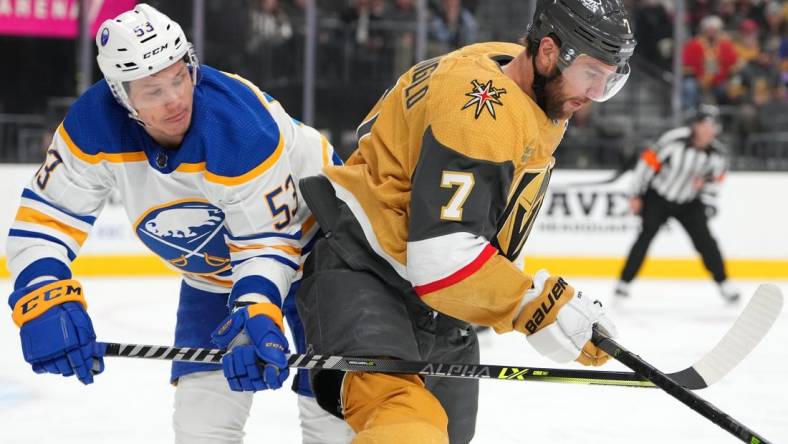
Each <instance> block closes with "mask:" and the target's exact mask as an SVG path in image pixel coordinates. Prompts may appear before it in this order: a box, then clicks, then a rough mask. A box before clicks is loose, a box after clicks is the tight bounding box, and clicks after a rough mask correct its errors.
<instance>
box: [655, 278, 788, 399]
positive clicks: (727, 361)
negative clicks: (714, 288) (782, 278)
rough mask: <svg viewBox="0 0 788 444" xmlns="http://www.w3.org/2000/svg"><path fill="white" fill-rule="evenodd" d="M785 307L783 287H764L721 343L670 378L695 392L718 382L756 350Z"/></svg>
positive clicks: (768, 285)
mask: <svg viewBox="0 0 788 444" xmlns="http://www.w3.org/2000/svg"><path fill="white" fill-rule="evenodd" d="M782 307H783V294H782V291H780V288H779V287H777V286H776V285H774V284H761V285H760V286H758V288H757V289H756V290H755V293H753V295H752V298H751V299H750V302H749V303H748V304H747V306H746V307H745V308H744V310H743V311H742V313H741V314H740V315H739V318H738V319H736V322H734V324H733V327H731V329H730V330H728V332H727V333H726V334H725V336H723V337H722V339H721V340H720V342H719V343H717V345H716V346H714V348H713V349H711V351H709V352H708V353H707V354H706V356H704V357H702V358H701V359H700V360H699V361H698V362H696V363H695V365H693V366H692V367H689V368H687V369H685V370H682V371H680V372H677V373H674V374H671V375H669V376H670V378H671V379H673V380H674V381H677V379H676V378H678V379H679V380H681V381H682V382H683V383H685V384H687V385H689V387H688V388H691V389H693V390H697V389H701V388H705V387H708V386H710V385H712V384H714V383H716V382H717V381H719V380H720V379H722V378H723V377H724V376H725V375H727V374H728V373H730V371H731V370H733V369H734V368H735V367H736V366H737V365H739V363H740V362H741V361H743V360H744V358H746V357H747V355H748V354H749V353H750V352H751V351H752V350H753V349H755V347H756V346H757V345H758V343H759V342H761V339H763V337H764V336H766V334H767V333H768V332H769V330H770V329H771V328H772V325H774V322H775V321H776V320H777V318H778V317H779V315H780V311H781V310H782ZM677 382H678V381H677ZM682 385H684V384H682Z"/></svg>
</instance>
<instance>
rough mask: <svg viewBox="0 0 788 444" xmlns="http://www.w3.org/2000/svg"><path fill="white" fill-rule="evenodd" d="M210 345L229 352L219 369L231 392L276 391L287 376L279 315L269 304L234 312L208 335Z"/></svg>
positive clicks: (242, 308)
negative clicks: (209, 336) (212, 344)
mask: <svg viewBox="0 0 788 444" xmlns="http://www.w3.org/2000/svg"><path fill="white" fill-rule="evenodd" d="M211 341H212V342H213V343H214V344H216V345H217V346H219V347H221V348H226V349H228V352H227V353H226V354H225V355H224V356H223V357H222V369H223V370H224V376H225V378H227V382H228V383H229V384H230V388H231V389H232V390H233V391H237V392H240V391H246V392H256V391H259V390H266V389H278V388H280V387H282V384H283V383H284V382H285V380H286V379H287V377H288V376H289V375H290V369H289V368H288V367H287V355H288V354H289V353H290V350H289V349H288V344H287V338H285V335H284V325H283V323H282V311H281V310H280V309H279V307H277V306H276V305H274V304H272V303H270V302H260V303H257V304H252V305H247V306H244V307H241V308H238V309H236V310H235V311H234V312H233V314H231V315H230V316H229V317H228V318H227V319H225V320H224V322H222V324H221V325H220V326H219V327H218V328H217V329H216V330H215V331H214V332H213V333H212V334H211ZM261 361H262V362H261Z"/></svg>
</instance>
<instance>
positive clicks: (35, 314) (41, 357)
mask: <svg viewBox="0 0 788 444" xmlns="http://www.w3.org/2000/svg"><path fill="white" fill-rule="evenodd" d="M8 305H10V306H11V308H13V310H14V312H13V315H12V317H13V320H14V323H16V325H17V326H18V327H19V328H20V329H19V335H20V337H21V340H22V353H23V355H24V357H25V361H27V362H28V363H30V364H31V365H32V366H33V371H34V372H36V373H55V374H61V375H63V376H72V375H77V379H79V380H80V381H81V382H82V383H83V384H90V383H92V382H93V375H97V374H99V373H101V372H102V371H104V358H103V356H104V353H103V351H102V350H100V349H99V347H98V346H97V345H96V334H95V333H94V331H93V324H92V323H91V322H90V317H89V316H88V314H87V312H86V311H85V308H87V303H86V302H85V298H84V296H83V295H82V286H81V285H80V284H79V282H77V281H76V280H73V279H67V280H58V281H45V282H40V283H37V284H33V285H29V286H27V287H23V288H20V289H18V290H16V291H14V292H13V293H11V296H9V298H8Z"/></svg>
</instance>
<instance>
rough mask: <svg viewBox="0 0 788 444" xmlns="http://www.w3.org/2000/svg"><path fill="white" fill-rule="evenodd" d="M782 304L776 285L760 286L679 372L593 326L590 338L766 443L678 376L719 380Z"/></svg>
mask: <svg viewBox="0 0 788 444" xmlns="http://www.w3.org/2000/svg"><path fill="white" fill-rule="evenodd" d="M782 304H783V297H782V292H780V289H779V288H778V287H777V286H775V285H772V284H763V285H761V286H759V287H758V289H757V290H756V291H755V294H754V295H753V297H752V300H750V303H749V304H747V307H746V308H745V309H744V312H743V313H742V314H741V315H740V316H739V319H737V320H736V322H735V323H734V325H733V327H732V328H731V329H730V331H728V333H727V334H726V335H725V336H724V337H723V338H722V340H721V341H720V342H719V343H718V344H717V346H715V347H714V348H713V349H712V350H711V352H709V353H708V354H707V355H706V356H704V357H703V358H702V359H701V360H700V361H698V362H697V363H696V364H695V365H693V366H692V367H690V368H688V369H686V370H683V371H681V372H679V374H678V375H676V374H673V375H666V374H664V373H662V372H661V371H659V370H658V369H657V368H656V367H654V366H652V365H651V364H649V363H648V362H646V361H645V360H643V359H642V358H641V357H640V356H638V355H636V354H634V353H632V352H630V351H629V350H627V349H625V348H624V347H622V346H621V345H620V344H618V343H617V342H616V341H614V340H612V339H610V338H609V337H607V336H606V335H605V334H604V333H602V332H601V331H600V330H599V329H597V328H596V327H594V334H593V338H592V341H593V342H594V344H596V345H597V347H599V348H601V349H602V350H604V351H605V352H606V353H607V354H609V355H610V356H612V357H613V359H615V360H617V361H618V362H620V363H622V364H624V365H626V366H627V367H629V368H630V369H632V370H634V371H635V373H637V374H639V375H641V376H643V377H644V378H646V379H648V380H649V381H651V382H653V383H654V385H656V386H657V387H659V388H661V389H662V390H664V391H665V392H666V393H668V394H669V395H670V396H673V397H674V398H676V399H678V400H679V401H680V402H681V403H682V404H684V405H686V406H687V407H689V408H691V409H692V410H695V411H696V412H698V413H699V414H700V415H701V416H703V417H704V418H706V419H708V420H709V421H711V422H713V423H714V424H717V425H718V426H720V427H721V428H722V429H723V430H725V431H727V432H728V433H730V434H731V435H733V436H735V437H737V438H739V439H740V440H741V441H743V442H746V443H750V444H768V443H769V442H770V441H768V440H767V439H766V438H764V437H763V436H761V435H759V434H758V433H756V432H755V431H753V430H752V429H750V428H749V427H747V426H745V425H744V424H742V423H741V422H739V421H737V420H735V419H733V418H731V417H730V416H729V415H728V414H726V413H725V412H723V411H722V410H720V409H718V408H717V407H715V406H714V405H713V404H711V403H710V402H708V401H706V400H704V399H703V398H701V397H699V396H698V395H696V394H695V393H692V392H691V391H690V390H688V389H687V388H686V387H684V386H683V385H682V383H681V379H682V378H686V379H688V380H696V378H697V377H699V378H700V381H702V383H703V384H705V385H707V386H708V385H710V384H713V383H714V382H716V381H718V380H719V379H720V378H722V377H723V376H724V375H725V374H727V373H728V372H729V371H730V370H731V369H733V367H735V366H736V364H738V363H739V362H740V361H741V360H742V359H744V357H745V356H746V355H747V353H748V352H749V350H752V348H753V347H754V346H755V345H757V343H758V342H759V341H760V339H761V338H762V337H763V335H764V334H765V333H766V331H768V330H769V328H770V327H771V324H773V323H774V321H775V319H776V318H777V315H778V314H779V313H780V310H781V308H782ZM764 322H765V323H768V326H766V327H764V326H763V325H762V324H761V323H764Z"/></svg>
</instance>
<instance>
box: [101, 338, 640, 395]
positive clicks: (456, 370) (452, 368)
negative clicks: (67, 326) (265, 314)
mask: <svg viewBox="0 0 788 444" xmlns="http://www.w3.org/2000/svg"><path fill="white" fill-rule="evenodd" d="M102 344H105V345H106V351H105V356H120V357H128V358H145V359H165V360H176V361H189V362H204V363H220V362H221V359H222V355H223V354H224V350H219V349H208V348H189V347H167V346H158V345H140V344H118V343H102ZM287 365H288V367H292V368H303V369H310V368H314V369H332V370H343V371H357V372H382V373H405V374H418V375H423V376H439V377H448V378H466V379H502V380H509V381H541V382H560V383H565V384H594V385H613V386H625V387H643V388H654V387H655V385H654V384H653V383H651V382H650V381H647V380H645V379H643V377H641V376H640V375H638V374H636V373H632V372H613V371H599V370H580V369H558V368H540V367H524V366H503V365H484V364H447V363H435V362H420V361H400V360H396V359H370V358H350V357H342V356H325V355H311V354H292V355H290V356H289V357H288V364H287Z"/></svg>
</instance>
